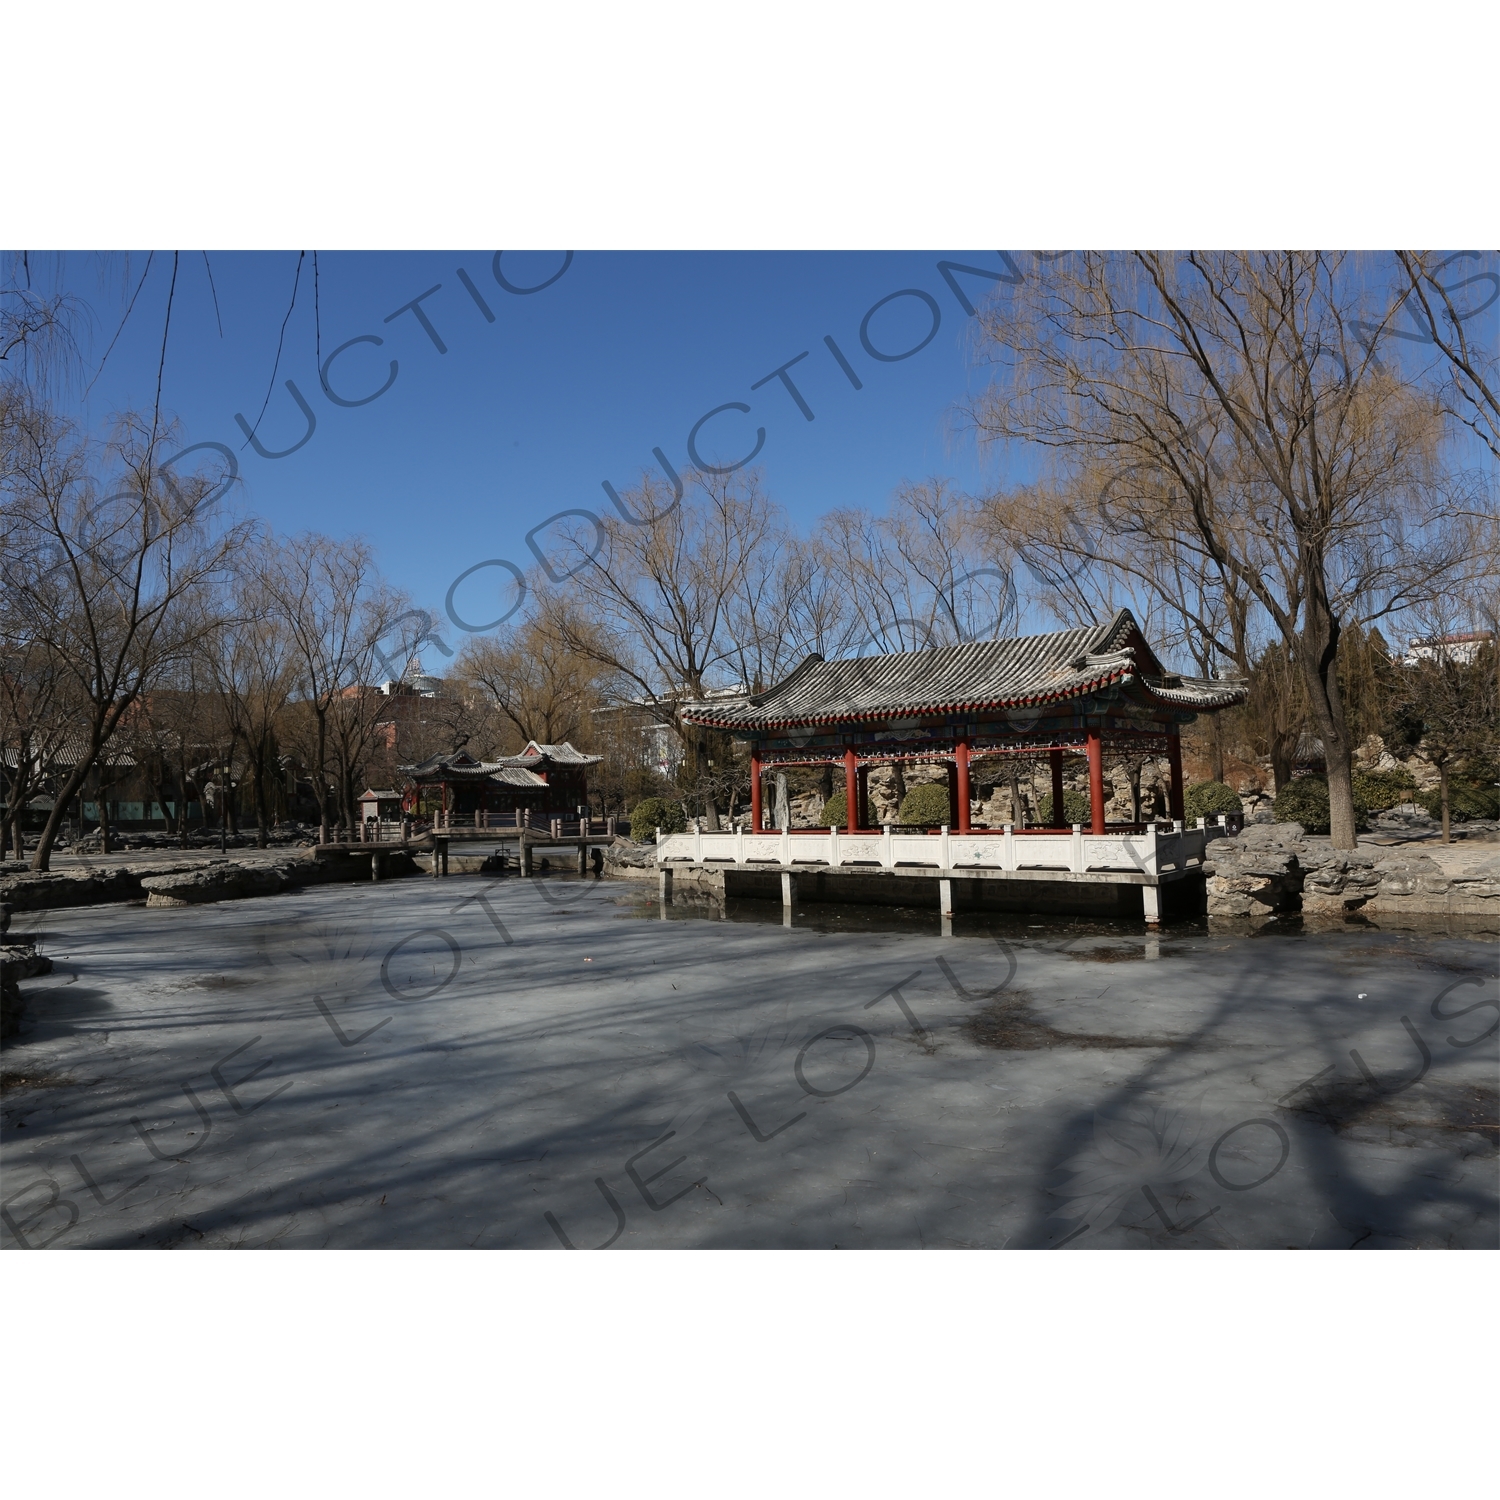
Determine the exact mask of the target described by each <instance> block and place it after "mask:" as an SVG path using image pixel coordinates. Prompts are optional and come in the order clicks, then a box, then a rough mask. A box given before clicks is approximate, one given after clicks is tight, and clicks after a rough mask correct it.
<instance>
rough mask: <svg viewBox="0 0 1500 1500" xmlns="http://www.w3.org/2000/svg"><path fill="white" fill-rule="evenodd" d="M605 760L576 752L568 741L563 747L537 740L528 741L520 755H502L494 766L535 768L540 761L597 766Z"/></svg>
mask: <svg viewBox="0 0 1500 1500" xmlns="http://www.w3.org/2000/svg"><path fill="white" fill-rule="evenodd" d="M603 759H604V757H603V756H602V755H585V754H584V753H583V751H581V750H575V749H574V748H573V746H572V745H571V744H570V743H568V742H567V741H564V742H563V743H562V744H561V745H540V744H538V743H537V742H536V741H535V740H528V741H527V742H526V748H525V749H524V750H523V751H522V752H521V753H520V754H519V755H502V756H501V757H500V759H499V760H498V761H495V762H493V764H495V765H501V766H534V765H536V764H537V762H538V761H543V760H550V761H552V762H553V763H554V764H555V765H559V766H592V765H597V764H598V762H599V761H601V760H603Z"/></svg>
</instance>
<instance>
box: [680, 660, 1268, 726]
mask: <svg viewBox="0 0 1500 1500" xmlns="http://www.w3.org/2000/svg"><path fill="white" fill-rule="evenodd" d="M1132 682H1133V683H1135V684H1136V685H1137V686H1138V687H1139V688H1140V689H1141V690H1142V693H1143V694H1144V696H1146V697H1147V698H1148V699H1151V700H1154V701H1155V702H1156V703H1157V704H1158V705H1159V706H1161V707H1163V708H1169V709H1174V710H1178V711H1182V710H1190V711H1192V712H1195V713H1205V712H1207V713H1212V712H1216V711H1217V710H1219V709H1221V708H1229V707H1231V706H1232V705H1233V704H1236V703H1242V702H1244V699H1245V693H1246V690H1245V689H1244V688H1243V687H1235V688H1231V689H1226V690H1224V691H1221V692H1217V693H1213V694H1211V695H1208V696H1207V697H1205V696H1200V695H1199V694H1197V693H1195V692H1194V691H1193V690H1192V689H1189V688H1157V687H1152V686H1151V685H1150V684H1149V683H1147V682H1145V681H1144V680H1143V679H1142V678H1140V677H1139V676H1137V675H1136V673H1134V672H1132V671H1129V670H1124V671H1118V672H1108V673H1105V674H1104V675H1103V676H1101V677H1095V678H1090V679H1085V680H1083V681H1074V682H1072V683H1069V684H1068V685H1067V686H1060V687H1058V688H1056V689H1054V690H1053V691H1051V692H1047V693H1031V694H1026V695H1022V696H1019V697H1002V698H990V699H983V700H971V701H967V702H932V703H918V704H907V705H903V706H902V707H901V708H899V709H884V710H882V709H861V710H856V711H852V712H849V713H836V714H818V715H803V716H800V717H793V718H785V719H762V718H748V717H747V718H740V717H736V716H727V715H724V714H722V713H719V714H716V713H714V712H713V711H712V710H711V709H700V708H698V707H697V706H696V705H692V706H687V705H685V706H684V707H683V709H682V710H681V718H682V719H683V721H684V722H685V723H688V724H698V725H701V726H702V727H703V728H705V729H722V730H729V731H733V730H736V729H738V730H743V731H747V732H750V731H755V730H776V729H798V728H803V727H805V726H808V725H817V724H862V723H869V722H870V721H872V720H879V719H882V718H903V719H905V718H920V717H924V716H927V715H931V714H968V713H994V712H1001V711H1004V710H1007V709H1017V708H1029V707H1032V706H1038V705H1039V706H1043V707H1045V706H1046V705H1048V704H1054V703H1055V704H1063V703H1067V702H1068V701H1069V700H1070V699H1074V698H1086V697H1088V696H1089V695H1090V694H1091V693H1096V692H1098V691H1099V690H1100V689H1101V688H1107V687H1114V686H1116V685H1121V686H1123V685H1124V684H1126V683H1132Z"/></svg>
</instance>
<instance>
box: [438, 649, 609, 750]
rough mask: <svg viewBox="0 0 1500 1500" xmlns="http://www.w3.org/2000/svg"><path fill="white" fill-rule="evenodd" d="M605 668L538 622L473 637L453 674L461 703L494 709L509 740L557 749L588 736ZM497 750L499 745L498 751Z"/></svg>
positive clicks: (461, 651)
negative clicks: (465, 700) (477, 703)
mask: <svg viewBox="0 0 1500 1500" xmlns="http://www.w3.org/2000/svg"><path fill="white" fill-rule="evenodd" d="M600 671H601V668H600V665H599V662H598V660H597V659H596V658H595V657H593V656H585V655H582V654H580V653H579V652H578V651H577V650H576V649H574V647H573V646H571V645H569V643H568V642H567V641H566V640H565V639H563V638H562V637H561V636H559V635H558V634H556V633H554V632H553V631H549V630H547V629H545V628H543V626H542V625H541V623H540V622H538V621H537V620H535V619H528V620H526V621H524V622H523V623H522V624H520V625H517V626H515V627H512V628H508V629H505V630H503V631H500V632H499V633H497V634H495V635H480V636H470V637H469V639H468V640H467V641H466V642H465V643H464V646H463V648H462V650H460V652H459V654H458V657H457V659H456V660H455V661H454V663H453V666H452V668H451V669H450V671H449V673H448V681H449V683H450V685H451V687H452V689H454V690H456V691H457V693H458V694H459V695H460V697H461V698H471V697H477V698H479V699H481V700H482V701H484V702H485V703H487V704H489V705H491V706H492V707H493V709H494V711H495V713H496V714H497V715H498V717H499V719H500V721H501V724H502V725H503V726H504V730H503V732H504V733H506V735H507V737H511V736H514V737H518V738H519V739H520V742H521V745H523V746H524V745H525V744H526V742H527V741H528V740H536V741H537V742H538V743H539V744H543V745H557V744H562V743H564V742H565V741H571V740H574V739H576V738H577V737H578V736H579V735H580V734H582V733H583V731H584V728H585V726H586V725H587V723H588V720H589V714H590V712H591V710H592V709H593V708H594V707H595V705H596V704H597V703H598V701H599V691H598V686H599V675H600ZM496 748H498V746H497V747H496Z"/></svg>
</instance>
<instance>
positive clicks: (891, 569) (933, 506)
mask: <svg viewBox="0 0 1500 1500" xmlns="http://www.w3.org/2000/svg"><path fill="white" fill-rule="evenodd" d="M981 511H982V507H981V506H980V505H979V504H978V503H976V502H975V501H974V500H973V499H972V498H971V497H969V496H968V495H966V494H964V493H963V492H962V491H960V490H957V489H955V488H954V487H953V486H952V485H951V484H949V483H948V482H947V481H946V480H943V479H930V480H928V481H926V482H925V483H922V484H915V483H903V484H902V485H900V486H899V487H898V488H897V490H896V492H895V493H894V494H893V495H892V496H891V499H890V502H889V504H888V505H887V507H886V508H885V509H884V510H883V511H881V512H871V511H868V510H865V509H860V508H840V509H837V510H833V511H830V512H829V513H828V515H827V516H825V517H824V519H823V522H822V524H821V525H820V526H819V528H818V530H817V533H816V536H815V538H814V545H815V548H816V552H817V557H818V562H819V565H820V567H821V569H822V571H823V572H824V574H825V576H826V577H827V579H828V580H829V581H830V582H834V581H836V582H837V583H839V584H840V585H841V586H842V587H843V589H844V590H845V592H846V596H847V598H848V601H849V608H850V611H851V614H852V617H853V620H854V622H855V623H856V624H857V627H858V628H857V630H856V631H855V632H854V635H855V637H856V639H854V640H853V641H851V642H850V644H852V645H853V646H854V647H855V648H856V650H860V651H875V652H882V653H883V652H891V651H918V650H922V649H924V648H926V647H933V646H945V645H953V644H955V643H957V642H959V641H969V640H983V639H989V638H992V637H995V636H1002V635H1005V634H1006V633H1007V632H1008V631H1009V630H1011V629H1012V628H1013V627H1014V625H1015V620H1016V602H1017V601H1016V592H1015V584H1014V579H1013V573H1012V567H1011V561H1012V558H1013V556H1014V552H1013V549H1012V548H1011V546H1010V544H1009V541H1008V539H1007V538H1005V537H1004V536H1002V535H1000V534H999V533H997V532H996V531H995V530H994V529H986V528H985V527H983V526H981V525H979V524H977V523H978V521H979V517H980V514H981Z"/></svg>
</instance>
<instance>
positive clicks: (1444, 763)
mask: <svg viewBox="0 0 1500 1500" xmlns="http://www.w3.org/2000/svg"><path fill="white" fill-rule="evenodd" d="M1438 788H1439V795H1440V796H1441V797H1442V799H1443V842H1444V843H1445V844H1451V843H1452V842H1453V840H1452V839H1451V838H1450V837H1449V832H1450V830H1451V828H1452V823H1451V820H1450V813H1449V808H1448V757H1447V756H1446V755H1445V756H1444V757H1443V758H1442V760H1440V761H1439V762H1438Z"/></svg>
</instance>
